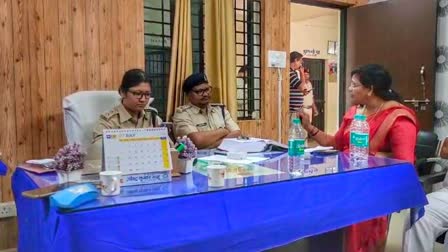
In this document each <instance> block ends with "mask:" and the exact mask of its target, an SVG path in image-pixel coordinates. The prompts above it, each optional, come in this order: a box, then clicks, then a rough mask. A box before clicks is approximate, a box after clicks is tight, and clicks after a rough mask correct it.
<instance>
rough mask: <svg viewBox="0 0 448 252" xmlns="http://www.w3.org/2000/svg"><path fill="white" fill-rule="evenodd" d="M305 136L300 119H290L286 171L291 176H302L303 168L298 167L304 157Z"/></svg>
mask: <svg viewBox="0 0 448 252" xmlns="http://www.w3.org/2000/svg"><path fill="white" fill-rule="evenodd" d="M306 135H307V134H306V132H305V130H304V129H303V128H302V123H301V121H300V119H299V118H294V119H292V124H291V126H290V129H289V139H288V169H289V173H290V174H291V175H293V176H302V175H303V168H304V167H302V166H301V165H300V162H301V159H303V157H304V155H305V144H306V143H305V139H306Z"/></svg>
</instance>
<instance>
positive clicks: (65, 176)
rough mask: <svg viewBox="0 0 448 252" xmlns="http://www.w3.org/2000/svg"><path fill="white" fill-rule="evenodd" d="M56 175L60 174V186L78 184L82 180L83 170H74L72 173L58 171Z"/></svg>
mask: <svg viewBox="0 0 448 252" xmlns="http://www.w3.org/2000/svg"><path fill="white" fill-rule="evenodd" d="M56 173H57V174H58V181H59V184H64V183H69V182H76V181H80V180H81V175H82V170H74V171H71V172H68V171H64V170H56Z"/></svg>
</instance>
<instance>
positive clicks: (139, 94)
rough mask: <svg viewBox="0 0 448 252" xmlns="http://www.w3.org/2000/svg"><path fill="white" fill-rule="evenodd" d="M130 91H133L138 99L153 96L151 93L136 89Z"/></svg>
mask: <svg viewBox="0 0 448 252" xmlns="http://www.w3.org/2000/svg"><path fill="white" fill-rule="evenodd" d="M128 92H129V93H131V94H132V95H133V96H134V97H135V98H138V99H142V98H143V97H145V99H149V98H150V97H152V94H151V93H144V92H136V91H132V90H129V91H128Z"/></svg>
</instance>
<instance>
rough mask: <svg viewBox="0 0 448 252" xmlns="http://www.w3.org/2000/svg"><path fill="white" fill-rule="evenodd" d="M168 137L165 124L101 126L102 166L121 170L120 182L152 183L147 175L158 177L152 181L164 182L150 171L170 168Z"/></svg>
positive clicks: (160, 172)
mask: <svg viewBox="0 0 448 252" xmlns="http://www.w3.org/2000/svg"><path fill="white" fill-rule="evenodd" d="M168 139H169V138H168V132H167V129H166V128H145V129H105V130H104V131H103V150H104V163H105V169H106V170H119V171H122V172H123V175H124V176H123V180H124V184H123V185H131V184H132V185H137V184H151V183H154V182H150V181H149V180H151V181H153V180H154V179H151V178H158V179H157V181H156V183H157V182H166V181H161V180H160V177H161V176H154V173H157V174H159V175H160V174H162V175H163V174H164V173H165V172H166V175H168V174H169V173H170V170H171V169H172V164H171V155H170V150H169V148H170V146H169V140H168ZM162 177H163V178H167V177H168V176H162ZM169 177H170V176H169ZM169 180H170V179H169ZM169 180H168V181H169Z"/></svg>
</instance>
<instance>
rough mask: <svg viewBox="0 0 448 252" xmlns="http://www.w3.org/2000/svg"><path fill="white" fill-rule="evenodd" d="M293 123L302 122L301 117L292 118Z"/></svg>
mask: <svg viewBox="0 0 448 252" xmlns="http://www.w3.org/2000/svg"><path fill="white" fill-rule="evenodd" d="M292 123H293V124H301V123H302V122H301V121H300V118H294V119H292Z"/></svg>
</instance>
